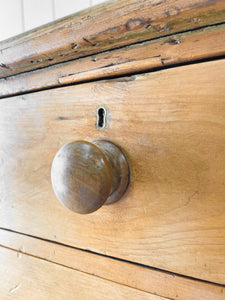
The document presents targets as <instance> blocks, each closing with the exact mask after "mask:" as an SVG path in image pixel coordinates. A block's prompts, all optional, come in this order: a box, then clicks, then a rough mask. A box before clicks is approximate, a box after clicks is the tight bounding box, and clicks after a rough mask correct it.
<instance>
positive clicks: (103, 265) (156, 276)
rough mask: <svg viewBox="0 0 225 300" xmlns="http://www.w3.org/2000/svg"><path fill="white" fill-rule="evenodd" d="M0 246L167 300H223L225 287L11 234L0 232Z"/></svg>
mask: <svg viewBox="0 0 225 300" xmlns="http://www.w3.org/2000/svg"><path fill="white" fill-rule="evenodd" d="M0 245H2V246H4V247H8V248H12V249H15V250H17V251H18V252H19V253H18V256H20V253H25V254H29V255H33V256H36V257H39V258H42V259H44V260H47V261H50V262H55V263H57V264H61V265H64V266H67V267H69V268H72V269H75V270H78V271H81V272H85V273H89V274H91V275H94V276H97V277H101V278H105V279H107V280H110V281H113V282H117V283H120V284H123V285H126V286H130V287H133V288H136V289H139V290H142V291H145V292H148V293H152V294H156V295H158V296H162V297H165V298H169V299H177V300H190V299H192V300H199V299H204V300H212V299H213V300H223V299H224V294H225V287H222V286H217V285H215V284H209V283H206V282H201V281H199V280H191V279H189V278H185V277H182V276H177V275H174V274H169V273H166V272H160V271H156V270H153V269H149V268H146V267H141V266H138V265H134V264H130V263H126V262H123V261H119V260H117V259H112V258H109V257H105V256H100V255H95V254H92V253H88V252H84V251H80V250H77V249H72V248H70V247H66V246H62V245H58V244H55V243H52V242H48V241H43V240H40V239H37V238H32V237H28V236H24V235H20V234H17V233H14V232H9V231H5V230H0Z"/></svg>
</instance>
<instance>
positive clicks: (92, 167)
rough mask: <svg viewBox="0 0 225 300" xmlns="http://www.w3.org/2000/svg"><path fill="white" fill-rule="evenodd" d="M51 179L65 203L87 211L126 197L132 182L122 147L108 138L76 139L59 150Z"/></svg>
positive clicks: (75, 209) (58, 196)
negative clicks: (94, 139) (124, 195)
mask: <svg viewBox="0 0 225 300" xmlns="http://www.w3.org/2000/svg"><path fill="white" fill-rule="evenodd" d="M51 180H52V186H53V190H54V192H55V194H56V197H57V198H58V199H59V201H60V202H61V203H62V204H63V205H65V206H66V207H67V208H69V209H70V210H72V211H74V212H77V213H80V214H88V213H91V212H94V211H96V210H97V209H99V208H100V207H101V206H102V205H103V204H112V203H114V202H116V201H118V200H119V199H120V198H121V197H122V196H123V194H124V193H125V191H126V189H127V187H128V184H129V166H128V162H127V159H126V157H125V155H124V153H123V152H122V150H121V149H120V148H119V147H118V146H116V145H115V144H113V143H111V142H109V141H102V140H98V141H94V142H92V143H90V142H87V141H75V142H72V143H70V144H67V145H64V146H63V147H62V148H61V149H60V150H59V151H58V152H57V153H56V155H55V158H54V160H53V163H52V169H51Z"/></svg>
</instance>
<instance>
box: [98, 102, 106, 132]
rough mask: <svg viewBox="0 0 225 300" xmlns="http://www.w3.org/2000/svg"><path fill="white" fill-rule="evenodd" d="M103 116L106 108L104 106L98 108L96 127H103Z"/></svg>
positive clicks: (104, 116)
mask: <svg viewBox="0 0 225 300" xmlns="http://www.w3.org/2000/svg"><path fill="white" fill-rule="evenodd" d="M105 118H106V110H105V108H104V107H100V108H98V111H97V119H98V120H97V127H98V128H104V127H105Z"/></svg>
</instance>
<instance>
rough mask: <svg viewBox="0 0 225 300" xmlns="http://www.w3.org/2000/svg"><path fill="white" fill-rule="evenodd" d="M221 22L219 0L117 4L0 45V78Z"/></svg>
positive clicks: (224, 17)
mask: <svg viewBox="0 0 225 300" xmlns="http://www.w3.org/2000/svg"><path fill="white" fill-rule="evenodd" d="M220 22H225V2H224V1H223V0H176V1H174V0H164V1H161V0H145V1H140V0H129V1H128V0H118V1H110V2H107V3H103V4H102V5H100V6H97V7H94V8H91V9H88V10H85V11H83V12H80V13H77V14H75V15H73V16H69V17H67V18H64V19H61V20H59V21H56V22H52V23H50V24H49V25H46V26H42V27H40V28H38V29H34V30H31V31H29V32H27V33H24V34H22V35H19V36H17V37H15V38H12V39H9V40H8V41H5V42H2V43H0V77H5V76H9V75H13V74H17V73H21V72H25V71H28V70H34V69H37V68H40V67H44V66H48V65H52V64H56V63H59V62H65V61H68V60H71V59H76V58H79V57H83V56H87V55H92V54H96V53H99V52H102V51H104V50H109V49H113V48H116V47H117V48H118V47H121V46H124V45H129V44H131V43H136V42H140V41H145V40H149V39H152V38H155V37H160V36H165V35H168V34H171V33H178V32H180V31H184V30H185V31H186V30H189V29H194V28H199V27H202V26H206V25H209V24H216V23H220Z"/></svg>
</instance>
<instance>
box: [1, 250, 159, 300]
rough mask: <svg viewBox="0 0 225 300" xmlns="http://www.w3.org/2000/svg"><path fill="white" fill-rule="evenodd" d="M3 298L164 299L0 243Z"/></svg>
mask: <svg viewBox="0 0 225 300" xmlns="http://www.w3.org/2000/svg"><path fill="white" fill-rule="evenodd" d="M0 276H1V281H0V293H1V298H2V299H23V300H24V299H32V300H33V299H56V300H57V299H60V300H61V299H81V300H82V299H97V300H99V299H103V298H104V299H149V300H160V299H165V298H162V297H159V296H156V295H151V294H149V293H146V292H143V291H139V290H136V289H133V288H130V287H127V286H123V285H119V284H117V283H114V282H110V281H107V280H104V279H101V278H97V277H96V276H91V275H88V274H85V273H82V272H78V271H75V270H72V269H70V268H66V267H64V266H61V265H57V264H53V263H49V262H47V261H45V260H40V259H37V258H34V257H31V256H28V255H24V254H22V253H18V252H16V251H11V250H9V249H5V248H2V247H0Z"/></svg>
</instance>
